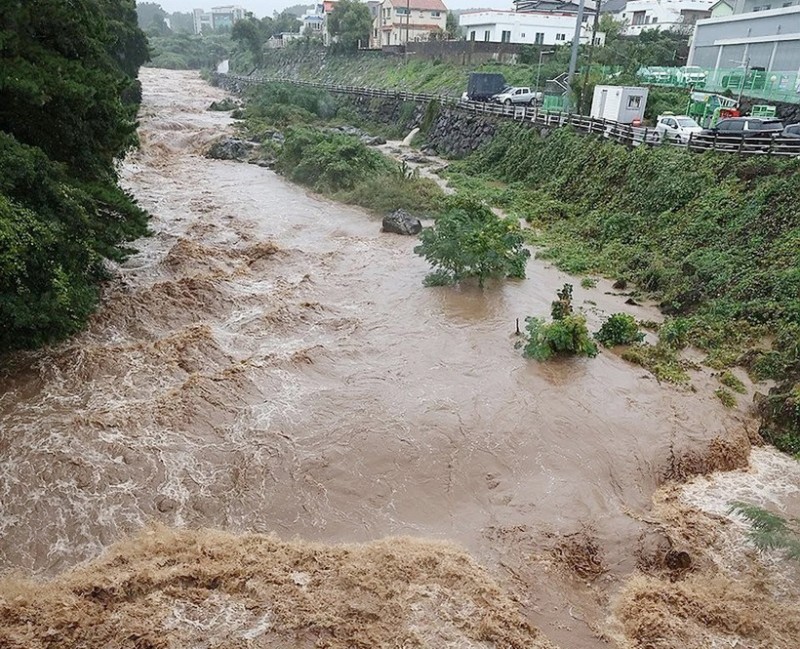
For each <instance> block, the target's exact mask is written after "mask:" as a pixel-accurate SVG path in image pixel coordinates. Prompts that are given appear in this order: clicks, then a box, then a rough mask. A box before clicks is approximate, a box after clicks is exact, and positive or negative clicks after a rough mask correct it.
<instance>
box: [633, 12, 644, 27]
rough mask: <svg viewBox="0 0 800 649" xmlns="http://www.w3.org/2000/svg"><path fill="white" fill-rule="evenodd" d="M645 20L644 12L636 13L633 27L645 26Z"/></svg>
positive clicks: (634, 13)
mask: <svg viewBox="0 0 800 649" xmlns="http://www.w3.org/2000/svg"><path fill="white" fill-rule="evenodd" d="M644 18H645V13H644V11H634V12H633V20H632V21H631V25H644Z"/></svg>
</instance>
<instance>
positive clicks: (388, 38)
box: [371, 0, 447, 47]
mask: <svg viewBox="0 0 800 649" xmlns="http://www.w3.org/2000/svg"><path fill="white" fill-rule="evenodd" d="M446 27H447V7H446V6H445V4H444V2H442V0H383V2H382V3H381V6H380V10H379V11H378V15H377V16H376V17H375V21H374V23H373V30H372V35H373V39H372V40H373V42H372V43H371V45H372V47H383V46H384V45H404V44H405V43H409V42H413V41H428V40H431V38H436V37H437V35H440V34H442V33H444V31H445V29H446Z"/></svg>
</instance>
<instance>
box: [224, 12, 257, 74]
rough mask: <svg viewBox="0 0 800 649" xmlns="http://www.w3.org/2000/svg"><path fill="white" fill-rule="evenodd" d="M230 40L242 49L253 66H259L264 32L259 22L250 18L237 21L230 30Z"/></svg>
mask: <svg viewBox="0 0 800 649" xmlns="http://www.w3.org/2000/svg"><path fill="white" fill-rule="evenodd" d="M231 39H232V40H234V41H235V42H237V43H239V44H240V45H241V46H242V47H244V48H245V49H246V50H247V51H248V52H249V53H250V56H251V57H252V59H253V64H254V65H256V66H260V65H261V64H262V63H263V61H264V42H265V40H266V39H265V38H264V30H263V25H262V23H261V21H260V20H258V19H257V18H253V17H252V16H250V17H248V18H246V19H245V20H239V21H237V22H236V23H235V24H234V26H233V29H232V30H231Z"/></svg>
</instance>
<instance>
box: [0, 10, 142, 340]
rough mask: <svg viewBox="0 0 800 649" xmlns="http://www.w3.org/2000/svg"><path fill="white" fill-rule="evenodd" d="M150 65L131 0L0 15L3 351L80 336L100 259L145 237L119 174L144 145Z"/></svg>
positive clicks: (0, 324)
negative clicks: (143, 92)
mask: <svg viewBox="0 0 800 649" xmlns="http://www.w3.org/2000/svg"><path fill="white" fill-rule="evenodd" d="M147 56H148V50H147V41H146V38H145V36H144V34H143V33H142V31H141V30H140V29H139V28H138V26H137V15H136V9H135V6H134V2H133V0H71V2H69V3H65V2H63V1H61V0H38V1H37V2H27V1H22V0H20V1H17V2H11V3H6V6H5V7H4V11H3V12H2V13H0V93H2V97H3V101H2V102H0V351H2V350H4V349H9V348H13V347H23V346H29V345H35V344H40V343H42V342H46V341H48V340H51V339H54V338H58V337H60V336H63V335H66V334H69V333H71V332H73V331H76V330H77V329H78V328H79V327H80V326H81V325H82V324H83V322H85V319H86V317H87V316H88V314H89V313H90V312H91V310H92V308H93V306H94V304H95V302H96V299H97V288H96V285H97V282H98V280H99V279H100V278H101V277H102V275H103V267H102V263H103V259H104V258H111V259H120V258H122V257H123V256H124V254H125V249H124V248H123V247H122V245H121V244H122V243H123V242H124V241H126V240H130V239H132V238H134V237H137V236H140V235H141V234H143V233H144V232H145V230H146V218H145V215H144V213H143V212H142V211H141V210H139V209H138V208H137V207H136V206H135V205H134V203H133V201H132V200H131V199H130V197H128V196H127V195H126V194H125V193H124V192H123V191H122V190H120V189H119V187H118V186H117V184H116V173H115V166H114V165H115V161H116V160H117V159H118V158H119V157H120V156H121V155H122V154H123V153H124V152H125V151H126V150H127V149H128V148H130V147H131V146H133V145H134V144H136V123H135V115H136V110H137V105H138V104H137V100H138V97H139V94H140V90H139V87H138V82H137V81H136V78H135V77H136V75H137V73H138V69H139V67H140V66H141V65H142V63H143V62H144V61H145V60H146V59H147Z"/></svg>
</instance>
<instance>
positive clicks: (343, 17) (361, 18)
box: [328, 0, 372, 52]
mask: <svg viewBox="0 0 800 649" xmlns="http://www.w3.org/2000/svg"><path fill="white" fill-rule="evenodd" d="M328 31H329V32H330V34H331V36H333V38H334V40H335V41H336V46H337V49H339V50H342V51H348V52H354V51H356V50H357V49H358V47H359V45H361V46H366V45H367V44H368V43H369V34H370V32H371V31H372V16H371V14H370V13H369V9H368V8H367V5H365V4H362V3H361V2H359V1H358V0H340V2H338V3H337V4H336V6H335V7H334V9H333V12H332V13H331V15H330V17H329V18H328Z"/></svg>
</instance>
